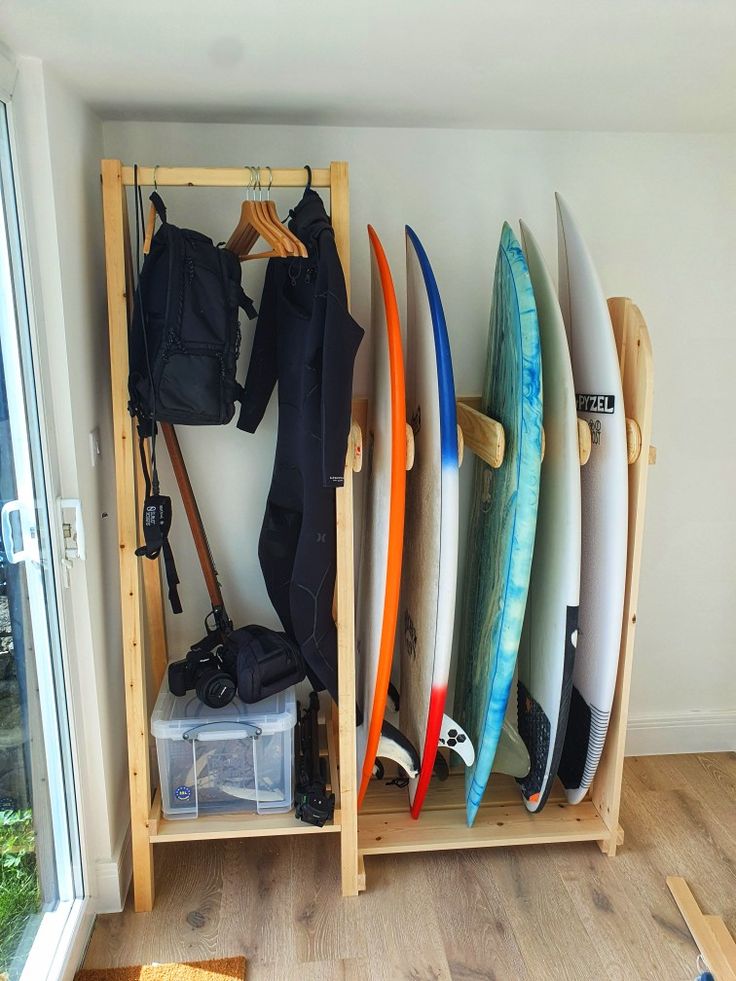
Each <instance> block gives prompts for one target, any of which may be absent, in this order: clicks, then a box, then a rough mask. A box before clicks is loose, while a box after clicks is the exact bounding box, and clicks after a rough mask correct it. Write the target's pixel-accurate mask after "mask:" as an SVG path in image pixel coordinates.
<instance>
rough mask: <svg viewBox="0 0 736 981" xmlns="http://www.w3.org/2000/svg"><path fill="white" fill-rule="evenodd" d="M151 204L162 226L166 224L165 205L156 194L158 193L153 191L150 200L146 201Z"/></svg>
mask: <svg viewBox="0 0 736 981" xmlns="http://www.w3.org/2000/svg"><path fill="white" fill-rule="evenodd" d="M148 200H149V201H150V202H151V204H152V205H153V206H154V208H155V209H156V214H157V215H158V216H159V218H160V219H161V222H162V223H163V224H166V205H165V204H164V202H163V198H162V197H161V195H160V194H159V193H158V191H153V192H152V193H151V196H150V198H149V199H148Z"/></svg>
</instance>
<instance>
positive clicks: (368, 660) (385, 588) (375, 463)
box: [356, 225, 419, 806]
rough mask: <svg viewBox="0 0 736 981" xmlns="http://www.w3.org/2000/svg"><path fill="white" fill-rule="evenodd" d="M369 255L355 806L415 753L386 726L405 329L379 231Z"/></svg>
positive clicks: (401, 492) (397, 582)
mask: <svg viewBox="0 0 736 981" xmlns="http://www.w3.org/2000/svg"><path fill="white" fill-rule="evenodd" d="M368 238H369V241H370V248H371V343H372V350H373V361H372V369H371V390H370V392H369V398H368V425H367V432H366V435H365V439H364V441H363V446H364V459H365V461H366V478H367V479H366V482H365V494H364V500H363V531H362V547H361V561H360V572H359V577H358V601H357V602H358V605H357V618H356V638H357V645H356V646H357V673H358V677H357V681H358V687H357V692H358V704H359V706H360V708H361V710H362V715H363V718H362V722H361V724H360V725H359V726H358V731H357V763H358V772H359V773H360V787H359V791H358V806H360V804H361V803H362V801H363V798H364V797H365V793H366V790H367V788H368V782H369V781H370V778H371V775H372V773H373V769H374V765H375V761H376V758H377V757H378V756H382V757H384V758H390V759H394V760H396V761H397V762H398V763H399V764H400V765H401V766H402V767H403V769H404V770H406V771H407V773H408V774H409V775H410V776H413V775H414V773H415V772H416V769H417V766H418V762H419V761H418V756H417V754H416V750H414V748H413V747H412V746H411V744H410V743H409V742H408V741H407V740H406V739H404V738H403V737H402V736H401V734H400V733H399V732H398V730H397V729H395V728H394V727H393V726H391V725H390V724H389V723H387V722H386V721H385V719H384V715H385V711H386V699H387V696H388V689H389V682H390V680H391V665H392V662H393V656H394V646H395V638H396V621H397V616H398V609H399V592H400V588H401V560H402V552H403V541H404V500H405V492H406V395H405V383H404V355H403V350H402V343H401V322H400V320H399V308H398V304H397V302H396V293H395V291H394V284H393V279H392V277H391V270H390V268H389V265H388V261H387V259H386V254H385V252H384V251H383V247H382V245H381V242H380V240H379V238H378V235H376V232H375V230H374V229H373V228H372V227H371V226H370V225H369V226H368Z"/></svg>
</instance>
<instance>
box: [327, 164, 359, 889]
mask: <svg viewBox="0 0 736 981" xmlns="http://www.w3.org/2000/svg"><path fill="white" fill-rule="evenodd" d="M330 219H331V221H332V227H333V229H334V232H335V243H336V245H337V251H338V253H339V255H340V261H341V263H342V267H343V272H344V274H345V286H346V287H347V291H348V298H349V297H350V199H349V186H348V165H347V164H346V163H344V162H335V161H333V162H332V163H331V164H330ZM354 458H355V443H354V439H353V434H352V432H351V435H350V439H349V440H348V453H347V460H346V465H345V484H344V486H343V487H341V488H338V490H337V491H336V492H335V509H336V521H337V586H336V590H337V671H338V689H339V690H338V695H339V701H340V709H339V715H338V747H339V757H340V824H341V827H340V856H341V866H342V894H343V896H357V895H358V796H357V791H358V786H357V772H356V771H357V761H356V749H355V606H354V583H353V580H354V575H355V569H354V562H353V465H354Z"/></svg>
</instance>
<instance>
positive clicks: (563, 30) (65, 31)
mask: <svg viewBox="0 0 736 981" xmlns="http://www.w3.org/2000/svg"><path fill="white" fill-rule="evenodd" d="M0 36H1V37H2V39H3V40H4V42H5V43H6V44H7V45H8V46H9V47H10V48H11V49H12V50H13V51H15V52H16V53H17V54H27V55H35V56H38V57H40V58H43V59H44V60H45V61H47V62H48V63H49V64H50V65H51V66H53V67H54V68H55V69H57V70H58V72H59V73H60V74H61V75H63V76H65V77H66V78H67V79H68V81H69V82H71V83H72V85H73V86H74V87H75V88H77V89H78V90H79V92H80V93H81V94H82V95H83V96H84V98H85V99H86V100H87V101H88V102H89V103H90V104H91V105H93V106H94V107H95V108H96V109H97V110H98V111H99V112H100V114H101V115H103V116H104V117H106V118H116V119H121V118H129V119H146V118H147V119H152V118H156V119H182V120H198V119H207V120H213V121H214V120H219V121H228V120H242V121H248V122H279V123H305V124H306V123H310V124H326V125H367V126H370V125H388V126H443V127H445V126H449V127H478V128H511V129H581V130H645V131H685V132H687V131H693V132H696V131H736V0H506V2H505V3H501V2H499V0H455V2H453V0H371V2H370V3H367V2H358V0H313V2H312V3H309V4H308V3H305V2H301V0H271V2H270V3H269V2H263V0H260V2H258V0H253V2H251V0H206V2H204V3H194V2H193V0H125V2H124V3H120V2H119V0H118V2H114V3H113V2H112V0H62V2H59V0H0Z"/></svg>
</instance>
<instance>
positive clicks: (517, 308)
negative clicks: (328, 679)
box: [455, 224, 542, 825]
mask: <svg viewBox="0 0 736 981" xmlns="http://www.w3.org/2000/svg"><path fill="white" fill-rule="evenodd" d="M481 409H482V411H483V412H484V413H485V414H486V415H488V416H490V417H491V418H493V419H497V420H498V421H499V422H501V423H502V424H503V427H504V431H505V435H506V453H505V456H504V461H503V464H502V465H501V466H500V467H499V469H498V470H493V469H492V468H491V467H489V466H488V465H487V464H486V463H485V462H483V461H482V460H481V459H479V458H477V457H476V459H475V471H474V478H473V479H474V486H473V499H472V511H471V516H470V525H469V528H468V546H467V556H466V566H465V586H464V590H463V613H462V620H461V628H460V643H459V647H458V671H457V678H456V682H455V718H456V719H457V720H458V722H460V724H461V725H462V727H463V728H464V729H465V731H466V732H467V733H468V735H469V736H470V738H471V741H472V742H473V745H474V746H475V747H476V758H475V764H474V766H472V767H470V768H469V769H468V770H467V771H466V780H465V797H466V803H467V818H468V825H472V824H473V821H474V820H475V815H476V813H477V811H478V807H479V806H480V802H481V800H482V798H483V793H484V791H485V789H486V784H487V783H488V778H489V776H490V774H491V769H492V767H493V760H494V757H495V755H496V749H497V747H498V741H499V737H500V735H501V730H502V727H503V720H504V715H505V714H506V705H507V703H508V699H509V693H510V691H511V682H512V680H513V676H514V666H515V664H516V657H517V653H518V650H519V640H520V637H521V627H522V623H523V621H524V610H525V607H526V599H527V592H528V590H529V577H530V574H531V564H532V551H533V548H534V534H535V530H536V523H537V504H538V500H539V472H540V464H541V457H542V368H541V357H540V347H539V326H538V323H537V308H536V305H535V302H534V292H533V290H532V284H531V280H530V278H529V270H528V269H527V264H526V259H525V258H524V253H523V252H522V249H521V245H520V244H519V242H518V240H517V238H516V236H515V235H514V233H513V232H512V230H511V228H510V227H509V225H507V224H505V225H504V226H503V231H502V233H501V243H500V246H499V249H498V256H497V259H496V273H495V278H494V283H493V299H492V303H491V323H490V328H489V333H488V360H487V365H486V377H485V384H484V388H483V399H482V405H481Z"/></svg>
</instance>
